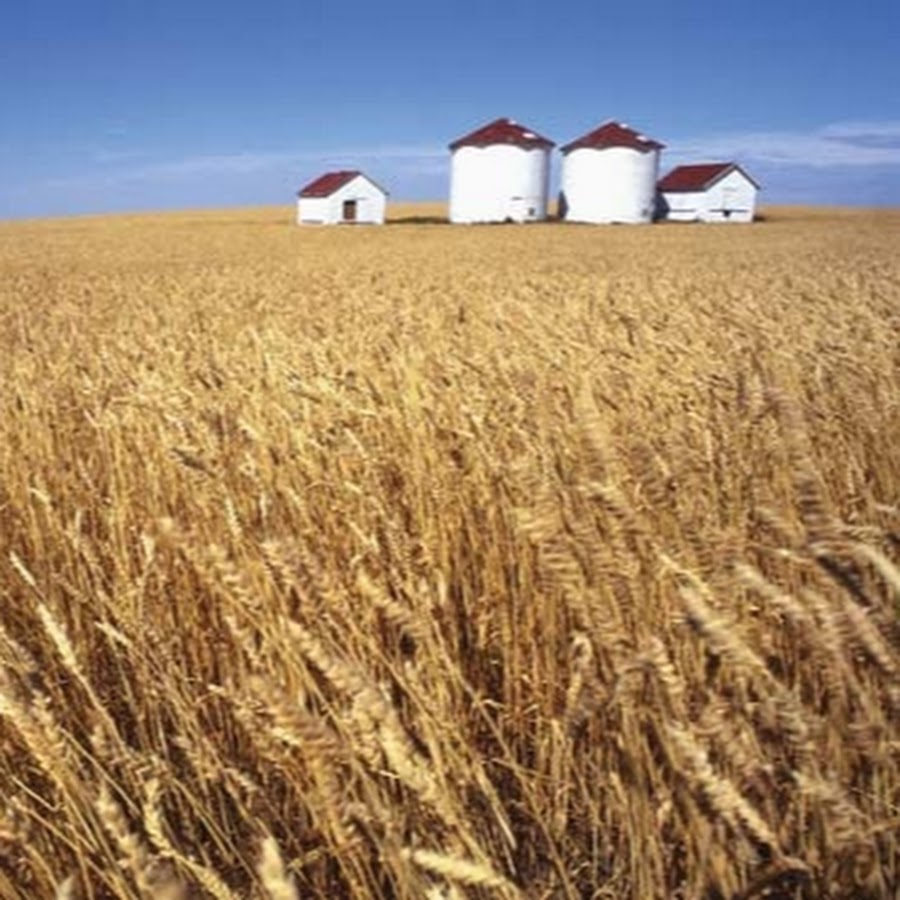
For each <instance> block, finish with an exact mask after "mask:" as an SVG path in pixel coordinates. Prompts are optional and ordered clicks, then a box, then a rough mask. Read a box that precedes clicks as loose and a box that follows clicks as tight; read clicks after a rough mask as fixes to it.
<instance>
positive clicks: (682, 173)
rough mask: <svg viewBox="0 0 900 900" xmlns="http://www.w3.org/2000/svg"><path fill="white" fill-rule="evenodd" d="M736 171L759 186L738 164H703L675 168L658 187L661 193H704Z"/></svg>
mask: <svg viewBox="0 0 900 900" xmlns="http://www.w3.org/2000/svg"><path fill="white" fill-rule="evenodd" d="M734 169H736V170H737V171H738V172H740V173H741V174H742V175H743V176H744V178H746V179H747V180H748V181H749V182H750V183H751V184H752V185H753V186H754V187H756V188H757V189H759V184H757V182H756V181H755V180H754V179H753V178H751V177H750V176H749V175H748V174H747V173H746V172H745V171H744V170H743V169H742V168H741V167H740V166H739V165H738V164H737V163H736V162H701V163H684V164H682V165H680V166H675V168H673V169H672V170H671V171H670V172H668V174H666V175H665V176H664V177H663V178H661V179H660V180H659V183H658V185H657V187H658V188H659V189H660V190H661V191H702V190H705V189H706V188H708V187H710V186H712V185H713V184H715V183H716V182H717V181H719V180H720V179H721V178H723V177H724V176H725V175H727V174H730V173H731V171H732V170H734Z"/></svg>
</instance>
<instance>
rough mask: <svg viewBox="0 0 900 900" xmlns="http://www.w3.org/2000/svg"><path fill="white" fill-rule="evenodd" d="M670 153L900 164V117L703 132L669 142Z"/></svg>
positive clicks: (818, 163) (797, 162)
mask: <svg viewBox="0 0 900 900" xmlns="http://www.w3.org/2000/svg"><path fill="white" fill-rule="evenodd" d="M666 155H667V156H668V157H670V158H675V159H677V160H679V161H681V160H687V159H739V160H745V161H747V162H761V163H769V164H776V165H783V166H806V167H811V168H817V169H825V168H835V167H846V166H855V167H867V166H868V167H871V166H900V122H839V123H834V124H831V125H826V126H824V127H822V128H819V129H815V130H813V131H805V132H804V131H748V132H733V133H723V134H711V135H700V136H696V137H691V138H687V139H684V140H675V141H671V142H670V143H669V146H668V148H667V151H666Z"/></svg>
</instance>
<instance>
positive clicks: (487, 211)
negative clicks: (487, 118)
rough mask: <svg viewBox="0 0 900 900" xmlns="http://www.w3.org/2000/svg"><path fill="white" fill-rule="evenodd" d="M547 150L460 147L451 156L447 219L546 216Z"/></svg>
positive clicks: (536, 218) (500, 219)
mask: <svg viewBox="0 0 900 900" xmlns="http://www.w3.org/2000/svg"><path fill="white" fill-rule="evenodd" d="M549 180H550V153H549V151H548V150H543V149H540V148H534V149H526V148H524V147H516V146H513V145H511V144H493V145H491V146H488V147H460V148H459V149H458V150H455V151H453V155H452V157H451V159H450V221H451V222H456V223H460V224H470V223H473V222H505V221H506V220H507V219H511V220H512V221H514V222H529V221H541V220H543V219H546V218H547V198H548V191H549Z"/></svg>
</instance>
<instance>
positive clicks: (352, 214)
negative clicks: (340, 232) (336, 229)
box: [343, 200, 356, 222]
mask: <svg viewBox="0 0 900 900" xmlns="http://www.w3.org/2000/svg"><path fill="white" fill-rule="evenodd" d="M343 217H344V221H345V222H355V221H356V201H355V200H345V201H344V207H343Z"/></svg>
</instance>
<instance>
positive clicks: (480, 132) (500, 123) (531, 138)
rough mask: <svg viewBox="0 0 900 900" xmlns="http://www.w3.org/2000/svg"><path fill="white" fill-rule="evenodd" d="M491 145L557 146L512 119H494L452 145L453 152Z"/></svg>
mask: <svg viewBox="0 0 900 900" xmlns="http://www.w3.org/2000/svg"><path fill="white" fill-rule="evenodd" d="M489 144H512V145H513V146H515V147H524V148H525V149H526V150H533V149H534V148H536V147H541V148H545V149H548V150H549V149H550V148H551V147H554V146H556V145H555V144H554V143H553V141H551V140H550V139H549V138H545V137H544V136H543V135H540V134H538V133H537V132H536V131H532V130H531V129H530V128H526V127H525V126H524V125H520V124H519V123H518V122H514V121H513V120H512V119H494V121H493V122H488V124H487V125H483V126H482V127H481V128H476V129H475V131H472V132H470V133H469V134H466V135H463V137H461V138H457V139H456V140H455V141H453V143H452V144H450V149H451V150H458V149H459V148H460V147H487V146H488V145H489Z"/></svg>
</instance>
